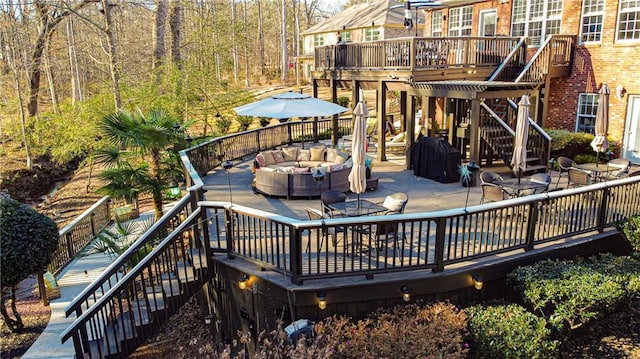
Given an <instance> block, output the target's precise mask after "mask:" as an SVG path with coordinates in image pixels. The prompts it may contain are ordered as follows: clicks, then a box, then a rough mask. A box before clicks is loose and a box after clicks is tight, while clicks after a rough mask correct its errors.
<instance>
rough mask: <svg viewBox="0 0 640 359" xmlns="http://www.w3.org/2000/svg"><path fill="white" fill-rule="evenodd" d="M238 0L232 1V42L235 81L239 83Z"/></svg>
mask: <svg viewBox="0 0 640 359" xmlns="http://www.w3.org/2000/svg"><path fill="white" fill-rule="evenodd" d="M236 23H237V21H236V2H235V0H232V1H231V42H232V44H233V82H235V83H238V41H236Z"/></svg>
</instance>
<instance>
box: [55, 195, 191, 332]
mask: <svg viewBox="0 0 640 359" xmlns="http://www.w3.org/2000/svg"><path fill="white" fill-rule="evenodd" d="M187 197H188V196H185V197H184V198H187ZM201 211H202V209H201V208H200V207H198V208H196V209H195V210H194V211H193V212H192V213H191V214H190V215H189V216H188V217H187V218H186V219H185V220H184V221H183V222H182V223H180V224H179V225H178V226H177V227H176V229H175V230H174V231H173V232H171V233H169V234H168V235H167V236H166V237H165V238H164V239H163V240H162V241H160V243H158V245H157V246H156V247H155V248H154V249H153V250H152V251H151V252H150V253H149V254H148V255H146V256H145V257H144V258H142V259H141V260H140V262H138V263H137V264H136V265H135V266H134V267H133V268H132V269H131V270H129V271H128V272H127V274H125V275H124V277H122V278H121V279H120V280H119V281H117V282H116V283H114V285H113V286H112V287H111V288H110V289H109V290H108V291H107V292H106V293H105V294H104V295H103V296H102V297H100V298H99V299H98V300H96V302H95V303H94V304H93V305H92V306H91V307H89V308H88V309H87V310H86V311H85V312H83V313H82V314H81V315H79V316H78V317H77V318H76V320H74V321H73V323H71V325H69V326H68V327H67V329H65V330H64V332H62V334H60V339H61V340H62V342H63V343H64V342H66V341H67V340H68V339H69V338H70V337H71V336H72V335H73V334H74V333H75V332H76V331H77V330H79V329H78V327H80V325H84V323H85V322H86V321H87V320H88V318H89V317H90V316H93V315H94V314H95V313H96V312H97V311H98V310H99V309H100V308H102V307H103V306H105V303H106V302H108V301H110V300H111V299H113V298H114V297H115V296H116V295H117V294H118V293H120V292H121V291H122V290H123V287H124V286H126V285H129V281H130V280H131V279H132V278H135V277H136V276H137V275H138V274H139V272H140V271H142V270H144V269H145V268H146V267H147V264H148V263H149V262H150V261H152V260H154V259H155V258H156V257H157V256H158V255H159V254H161V251H163V250H164V249H165V247H166V246H168V245H170V244H171V242H172V241H173V240H174V238H175V237H176V236H179V235H180V236H181V235H182V232H183V231H184V230H185V229H187V228H188V227H190V226H192V225H193V222H196V223H197V222H198V220H199V217H200V215H201ZM163 218H164V217H163ZM160 222H161V221H158V222H157V223H160ZM148 232H151V231H148ZM124 289H126V288H124Z"/></svg>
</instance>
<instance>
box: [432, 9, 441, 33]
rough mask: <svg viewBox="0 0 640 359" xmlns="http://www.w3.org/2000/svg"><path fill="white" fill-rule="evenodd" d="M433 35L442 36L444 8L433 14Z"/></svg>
mask: <svg viewBox="0 0 640 359" xmlns="http://www.w3.org/2000/svg"><path fill="white" fill-rule="evenodd" d="M431 36H433V37H438V36H442V10H436V11H434V12H433V13H432V14H431Z"/></svg>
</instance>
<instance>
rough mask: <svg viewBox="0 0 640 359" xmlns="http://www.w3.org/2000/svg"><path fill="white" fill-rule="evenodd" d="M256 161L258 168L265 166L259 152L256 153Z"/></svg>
mask: <svg viewBox="0 0 640 359" xmlns="http://www.w3.org/2000/svg"><path fill="white" fill-rule="evenodd" d="M256 163H258V168H260V167H264V166H266V161H265V159H264V156H263V155H262V154H261V153H258V154H257V155H256Z"/></svg>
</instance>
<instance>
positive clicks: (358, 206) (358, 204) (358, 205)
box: [357, 193, 360, 209]
mask: <svg viewBox="0 0 640 359" xmlns="http://www.w3.org/2000/svg"><path fill="white" fill-rule="evenodd" d="M357 197H358V198H357V201H358V203H357V208H358V209H360V193H358V196H357Z"/></svg>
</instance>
